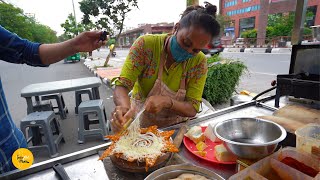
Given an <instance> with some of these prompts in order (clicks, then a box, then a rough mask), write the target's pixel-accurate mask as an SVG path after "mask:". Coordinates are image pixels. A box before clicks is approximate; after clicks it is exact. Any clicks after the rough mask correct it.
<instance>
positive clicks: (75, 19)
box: [72, 0, 79, 35]
mask: <svg viewBox="0 0 320 180" xmlns="http://www.w3.org/2000/svg"><path fill="white" fill-rule="evenodd" d="M72 6H73V16H74V22H75V24H76V30H77V32H76V35H78V33H79V32H78V24H77V18H76V11H75V9H74V2H73V0H72Z"/></svg>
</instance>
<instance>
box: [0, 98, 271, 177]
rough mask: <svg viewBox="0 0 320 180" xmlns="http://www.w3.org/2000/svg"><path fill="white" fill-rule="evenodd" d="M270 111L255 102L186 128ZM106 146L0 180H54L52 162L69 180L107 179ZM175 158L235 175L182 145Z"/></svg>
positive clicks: (229, 167)
mask: <svg viewBox="0 0 320 180" xmlns="http://www.w3.org/2000/svg"><path fill="white" fill-rule="evenodd" d="M274 110H276V109H275V108H272V107H269V106H267V105H266V104H259V103H257V102H256V101H252V102H248V103H244V104H240V105H237V106H233V107H229V108H226V109H223V110H220V111H216V112H214V113H211V114H207V115H203V116H200V117H198V118H196V119H193V120H191V121H190V123H189V125H190V126H193V125H201V126H206V125H208V124H209V123H216V122H219V121H222V120H225V119H230V118H234V117H256V116H262V115H271V114H272V113H273V111H274ZM179 127H180V125H175V126H171V127H168V128H165V129H164V130H168V129H177V128H179ZM108 145H110V143H106V144H102V145H99V146H95V147H92V148H89V149H85V150H82V151H79V152H75V153H72V154H68V155H65V156H61V157H57V158H54V159H50V160H48V161H44V162H40V163H37V164H35V165H33V166H32V167H31V168H29V169H27V170H24V171H19V170H16V171H12V172H10V173H7V174H3V175H1V176H0V179H19V178H20V179H41V180H51V179H57V176H56V175H55V172H54V171H53V169H52V166H53V165H54V164H56V163H61V164H63V166H64V167H65V170H66V172H67V174H68V175H69V177H70V178H71V179H85V180H87V179H104V180H106V179H111V177H108V175H107V173H106V170H105V167H104V165H103V163H102V162H101V161H98V160H97V159H98V151H100V150H104V149H106V148H107V146H108ZM179 155H180V156H181V157H182V159H183V160H184V161H186V162H190V163H193V164H195V165H198V166H202V167H204V168H207V169H209V170H212V171H214V172H216V173H217V174H219V175H220V176H222V177H224V178H226V179H227V178H229V177H230V176H231V175H233V174H235V173H236V166H235V165H219V164H215V163H210V162H207V161H205V160H202V159H199V158H197V157H196V156H194V155H193V154H192V153H190V152H189V151H188V150H187V149H186V148H185V147H184V145H183V144H182V145H181V147H180V152H179ZM112 179H119V180H120V179H121V177H120V176H119V178H118V177H117V178H113V177H112Z"/></svg>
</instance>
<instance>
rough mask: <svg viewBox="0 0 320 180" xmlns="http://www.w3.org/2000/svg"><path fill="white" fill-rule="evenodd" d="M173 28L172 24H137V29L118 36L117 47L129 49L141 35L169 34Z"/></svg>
mask: <svg viewBox="0 0 320 180" xmlns="http://www.w3.org/2000/svg"><path fill="white" fill-rule="evenodd" d="M173 26H174V23H157V24H139V25H138V28H134V29H131V30H128V31H125V32H123V33H121V34H120V37H119V39H118V46H119V47H120V48H126V47H131V45H132V44H133V42H134V41H135V40H136V39H137V38H138V37H139V36H141V35H145V34H163V33H170V32H172V30H173Z"/></svg>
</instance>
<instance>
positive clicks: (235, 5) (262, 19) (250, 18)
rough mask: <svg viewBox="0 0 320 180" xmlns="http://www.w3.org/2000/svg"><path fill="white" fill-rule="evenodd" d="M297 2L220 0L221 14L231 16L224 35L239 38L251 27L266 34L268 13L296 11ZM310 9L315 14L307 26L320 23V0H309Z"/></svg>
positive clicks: (281, 0) (289, 0)
mask: <svg viewBox="0 0 320 180" xmlns="http://www.w3.org/2000/svg"><path fill="white" fill-rule="evenodd" d="M296 3H297V0H220V12H221V14H223V15H227V16H229V17H230V18H231V22H230V23H229V25H227V26H226V27H224V36H226V37H229V38H230V39H234V38H238V37H240V34H241V32H243V31H245V30H249V29H257V30H258V34H259V31H260V32H261V33H262V34H264V36H265V29H266V27H267V22H268V14H278V13H287V12H291V11H295V9H296ZM308 11H311V12H312V13H313V14H314V16H313V17H308V19H307V26H314V25H320V0H308ZM263 31H264V33H263ZM258 37H259V35H258ZM260 37H261V36H260Z"/></svg>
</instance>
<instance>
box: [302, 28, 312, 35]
mask: <svg viewBox="0 0 320 180" xmlns="http://www.w3.org/2000/svg"><path fill="white" fill-rule="evenodd" d="M303 35H312V29H311V28H306V27H305V28H303Z"/></svg>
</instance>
